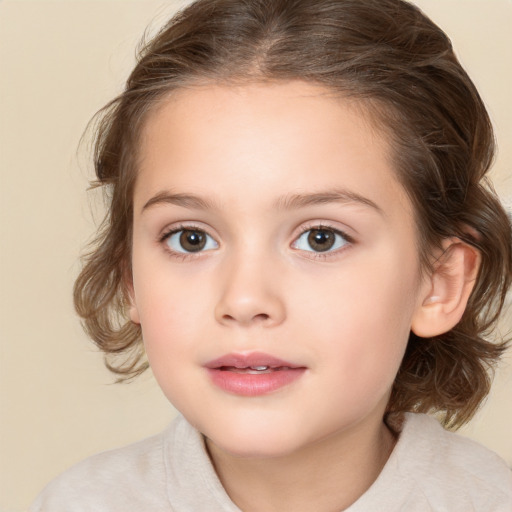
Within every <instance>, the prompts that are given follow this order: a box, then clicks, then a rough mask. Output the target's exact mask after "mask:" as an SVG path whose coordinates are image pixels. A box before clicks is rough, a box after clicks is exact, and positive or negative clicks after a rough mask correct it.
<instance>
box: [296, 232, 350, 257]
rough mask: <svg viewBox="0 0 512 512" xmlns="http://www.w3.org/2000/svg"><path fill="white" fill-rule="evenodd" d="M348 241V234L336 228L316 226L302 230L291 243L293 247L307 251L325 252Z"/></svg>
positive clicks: (339, 247) (337, 247) (340, 246)
mask: <svg viewBox="0 0 512 512" xmlns="http://www.w3.org/2000/svg"><path fill="white" fill-rule="evenodd" d="M350 242H351V240H350V238H349V237H348V236H346V235H344V234H343V233H342V232H340V231H338V230H336V229H331V228H323V227H317V228H312V229H308V230H307V231H304V233H302V235H300V236H299V238H297V240H296V241H295V242H294V243H293V248H295V249H300V250H301V251H307V252H327V251H334V250H336V249H341V248H342V247H344V246H345V245H347V244H349V243H350Z"/></svg>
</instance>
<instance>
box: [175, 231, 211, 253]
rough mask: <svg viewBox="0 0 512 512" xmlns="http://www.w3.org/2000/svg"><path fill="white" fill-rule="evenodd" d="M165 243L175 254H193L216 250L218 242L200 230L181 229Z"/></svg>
mask: <svg viewBox="0 0 512 512" xmlns="http://www.w3.org/2000/svg"><path fill="white" fill-rule="evenodd" d="M165 243H166V244H167V245H168V246H169V248H170V249H171V250H172V251H174V252H182V253H191V252H200V251H205V250H209V249H216V248H217V247H218V244H217V242H216V241H215V240H214V239H213V238H212V237H211V236H210V235H208V234H206V233H205V232H204V231H202V230H200V229H180V230H178V231H174V232H173V233H171V234H170V235H169V236H167V237H166V238H165Z"/></svg>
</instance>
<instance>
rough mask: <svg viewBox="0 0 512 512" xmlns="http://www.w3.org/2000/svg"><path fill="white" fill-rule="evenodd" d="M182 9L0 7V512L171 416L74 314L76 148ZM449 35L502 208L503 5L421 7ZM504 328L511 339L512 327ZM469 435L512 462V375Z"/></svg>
mask: <svg viewBox="0 0 512 512" xmlns="http://www.w3.org/2000/svg"><path fill="white" fill-rule="evenodd" d="M185 3H186V2H161V1H160V2H155V1H128V0H125V1H105V0H98V1H70V0H65V1H24V0H10V1H9V0H3V1H1V0H0V144H1V146H0V180H1V182H0V272H1V273H0V329H1V331H0V336H1V346H0V511H1V512H15V511H22V510H25V509H26V508H27V507H28V505H29V503H30V502H31V501H32V500H33V499H34V497H35V496H36V494H37V493H38V492H39V491H40V490H41V488H42V487H43V486H44V485H45V484H46V483H47V482H48V481H49V480H50V479H52V478H53V477H54V476H56V475H57V474H58V473H60V472H62V471H63V470H64V469H66V468H67V467H69V466H70V465H71V464H73V463H75V462H77V461H79V460H80V459H83V458H84V457H87V456H88V455H91V454H93V453H95V452H98V451H101V450H105V449H109V448H113V447H116V446H120V445H123V444H127V443H129V442H132V441H134V440H137V439H140V438H142V437H145V436H148V435H151V434H153V433H155V432H158V431H159V430H161V429H162V428H163V427H164V426H165V425H166V424H167V423H168V422H169V421H170V419H171V418H172V417H173V416H174V414H175V412H174V410H173V409H172V407H171V406H170V405H169V404H168V403H167V401H166V400H165V398H164V397H163V395H162V394H161V392H160V391H159V389H158V387H157V385H156V383H155V382H154V380H153V378H152V377H151V375H150V374H149V373H147V374H146V375H144V376H142V377H141V378H139V380H137V381H136V382H134V383H132V384H123V385H116V384H114V383H113V382H114V378H113V377H112V376H111V375H110V374H109V373H108V372H107V371H106V370H105V369H104V368H103V364H102V356H101V354H99V353H98V352H97V351H96V350H95V348H94V347H93V345H92V343H90V342H89V341H88V340H87V339H86V337H85V335H84V334H83V333H82V330H81V327H80V324H79V322H78V320H77V318H76V317H75V314H74V311H73V306H72V302H71V289H72V284H73V279H74V277H75V276H76V274H77V272H78V269H79V263H78V257H79V254H80V252H81V250H82V248H83V247H84V245H85V243H86V241H87V240H88V239H89V238H90V236H91V235H92V233H93V231H94V226H95V225H96V223H97V222H98V221H99V220H100V219H101V216H102V197H101V194H100V193H98V192H97V191H96V192H86V188H87V186H88V180H89V179H90V178H92V169H91V166H90V163H89V158H88V157H89V153H88V151H87V149H88V148H87V144H83V145H82V147H81V149H80V150H78V146H79V141H80V138H81V135H82V133H83V131H84V129H85V127H86V124H87V122H88V121H89V119H90V118H91V117H92V116H93V114H94V113H95V112H96V111H97V110H98V109H99V108H100V107H102V106H103V105H104V104H105V103H106V102H107V101H108V100H109V99H111V98H112V97H113V96H114V95H115V94H117V93H118V92H120V90H121V89H122V87H123V82H124V80H125V78H126V77H127V75H128V73H129V71H130V69H131V67H132V66H133V63H134V49H135V47H136V45H137V42H138V41H139V39H140V37H141V35H142V34H143V32H144V30H145V28H146V27H147V26H148V25H149V24H151V27H152V30H154V29H155V28H157V27H158V26H160V25H161V24H162V23H163V22H164V21H165V20H166V19H167V18H168V17H169V16H170V15H171V14H172V13H173V12H174V11H175V10H176V9H177V8H178V7H179V6H181V5H184V4H185ZM416 3H417V4H418V5H419V6H420V7H422V8H423V9H424V11H425V12H426V13H427V14H428V15H430V16H431V17H432V18H433V19H434V20H435V21H436V22H437V23H438V24H439V25H440V26H441V27H442V28H443V29H444V30H445V31H446V32H447V33H448V34H449V35H450V36H451V38H452V40H453V43H454V46H455V48H456V50H457V53H458V55H459V57H460V59H461V60H462V63H463V64H464V65H465V67H466V68H467V69H468V71H469V73H470V75H471V76H472V77H473V79H474V81H475V82H476V84H477V86H478V87H479V89H480V92H481V94H482V96H483V98H484V100H485V101H486V103H487V105H488V107H489V110H490V112H491V115H492V118H493V120H494V123H495V127H496V131H497V136H498V142H499V147H500V152H499V158H498V161H497V163H496V165H495V171H494V178H495V184H496V187H497V189H498V191H499V193H500V195H501V196H502V197H503V200H504V201H505V202H506V203H507V204H508V205H509V206H511V205H512V101H511V99H510V83H511V80H512V30H511V27H512V1H511V0H442V1H441V0H421V1H420V0H418V1H417V2H416ZM502 328H503V329H511V328H512V317H511V316H509V317H508V318H505V319H504V320H503V323H502ZM464 432H465V434H466V435H469V436H470V437H473V438H475V439H477V440H479V441H480V442H482V443H483V444H485V445H487V446H488V447H490V448H491V449H494V450H495V451H497V452H498V453H500V454H501V456H502V457H504V458H505V459H506V460H507V462H508V463H509V464H511V465H512V435H511V434H512V362H511V358H510V356H509V357H508V359H506V360H505V361H504V362H503V364H502V366H501V367H500V369H499V371H498V374H497V378H496V381H495V386H494V389H493V393H492V395H491V397H490V398H489V400H488V401H487V403H486V405H485V407H484V408H483V409H482V410H481V412H480V413H479V415H478V416H477V417H476V418H475V419H474V420H473V422H472V423H471V425H469V426H468V427H467V428H466V429H465V431H464Z"/></svg>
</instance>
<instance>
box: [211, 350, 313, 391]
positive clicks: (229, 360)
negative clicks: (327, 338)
mask: <svg viewBox="0 0 512 512" xmlns="http://www.w3.org/2000/svg"><path fill="white" fill-rule="evenodd" d="M205 368H206V370H207V371H208V374H209V376H210V378H211V380H212V382H213V384H214V385H215V386H217V387H219V388H220V389H222V390H223V391H227V392H228V393H231V394H235V395H241V396H258V395H264V394H268V393H272V392H274V391H277V390H279V389H281V388H283V387H286V386H289V385H291V384H292V383H293V382H295V381H297V380H298V379H300V377H301V376H302V375H303V374H304V372H305V371H306V367H305V366H300V365H297V364H294V363H291V362H288V361H284V360H282V359H278V358H276V357H274V356H271V355H269V354H263V353H256V352H253V353H250V354H227V355H225V356H222V357H220V358H218V359H215V360H213V361H210V362H208V363H206V365H205Z"/></svg>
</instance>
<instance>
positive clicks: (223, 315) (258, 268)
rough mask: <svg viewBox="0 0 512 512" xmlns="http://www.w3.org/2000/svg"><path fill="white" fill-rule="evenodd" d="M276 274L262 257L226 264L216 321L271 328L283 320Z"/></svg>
mask: <svg viewBox="0 0 512 512" xmlns="http://www.w3.org/2000/svg"><path fill="white" fill-rule="evenodd" d="M279 277H280V276H279V272H278V270H277V269H273V268H272V264H271V263H269V261H268V258H265V257H263V256H261V255H260V256H259V257H257V256H255V255H252V257H245V258H244V257H240V258H239V259H238V260H237V261H230V262H226V268H225V269H224V272H222V276H220V279H221V282H220V286H219V289H220V294H219V299H218V301H217V304H216V307H215V318H216V320H217V321H218V322H219V323H221V324H223V325H241V326H252V325H261V326H264V327H272V326H277V325H279V324H281V323H282V322H283V321H284V319H285V317H286V310H285V303H284V296H283V294H282V292H283V290H282V284H283V283H282V282H281V280H280V279H279Z"/></svg>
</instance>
